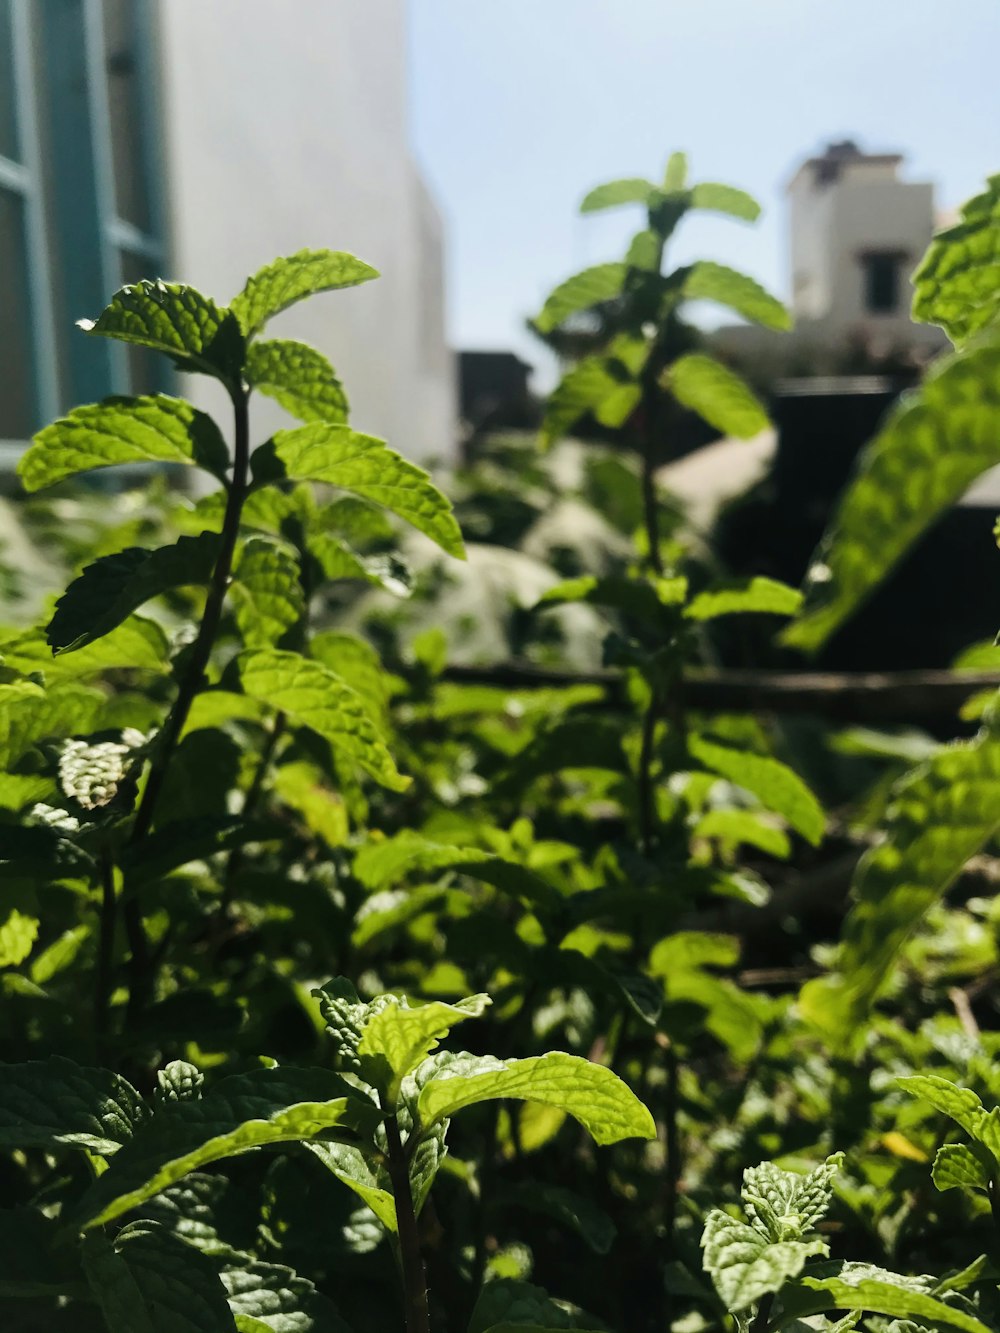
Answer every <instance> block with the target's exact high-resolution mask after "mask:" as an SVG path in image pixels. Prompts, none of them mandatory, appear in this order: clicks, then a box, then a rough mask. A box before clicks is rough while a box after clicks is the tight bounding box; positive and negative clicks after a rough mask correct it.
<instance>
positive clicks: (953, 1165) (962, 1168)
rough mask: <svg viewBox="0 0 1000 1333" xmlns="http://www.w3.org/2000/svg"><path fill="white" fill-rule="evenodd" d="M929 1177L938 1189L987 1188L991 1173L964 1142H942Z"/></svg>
mask: <svg viewBox="0 0 1000 1333" xmlns="http://www.w3.org/2000/svg"><path fill="white" fill-rule="evenodd" d="M931 1179H932V1180H933V1181H934V1184H935V1185H936V1186H937V1188H938V1189H939V1190H953V1189H980V1190H989V1188H990V1181H991V1179H992V1174H991V1172H990V1171H989V1170H988V1169H987V1167H986V1166H985V1165H984V1164H983V1162H981V1161H980V1160H979V1158H978V1157H977V1156H976V1154H975V1153H974V1152H973V1151H972V1149H971V1148H967V1147H966V1146H965V1144H964V1143H943V1144H942V1145H941V1147H940V1148H938V1150H937V1155H936V1156H935V1158H934V1166H933V1167H932V1169H931Z"/></svg>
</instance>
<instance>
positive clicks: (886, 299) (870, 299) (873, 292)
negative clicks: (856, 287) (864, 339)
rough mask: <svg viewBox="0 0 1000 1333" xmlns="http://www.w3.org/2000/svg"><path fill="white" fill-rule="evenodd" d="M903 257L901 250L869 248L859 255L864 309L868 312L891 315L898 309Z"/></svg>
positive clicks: (904, 256)
mask: <svg viewBox="0 0 1000 1333" xmlns="http://www.w3.org/2000/svg"><path fill="white" fill-rule="evenodd" d="M905 258H906V255H905V254H904V253H903V252H902V251H901V250H869V251H868V252H867V253H866V254H863V255H862V256H861V267H862V272H863V274H864V299H865V309H866V310H867V311H868V313H869V314H871V315H893V314H896V312H897V311H898V310H899V300H900V288H901V285H902V282H901V275H902V268H903V260H904V259H905Z"/></svg>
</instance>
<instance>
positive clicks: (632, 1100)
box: [418, 1051, 656, 1145]
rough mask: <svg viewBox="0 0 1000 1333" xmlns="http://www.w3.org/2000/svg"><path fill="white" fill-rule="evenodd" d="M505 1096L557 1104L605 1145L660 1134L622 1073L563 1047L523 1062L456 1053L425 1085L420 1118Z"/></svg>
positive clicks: (448, 1113)
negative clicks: (565, 1051) (572, 1053)
mask: <svg viewBox="0 0 1000 1333" xmlns="http://www.w3.org/2000/svg"><path fill="white" fill-rule="evenodd" d="M505 1097H513V1098H516V1099H517V1100H519V1101H527V1102H541V1103H543V1104H544V1105H546V1106H555V1107H557V1108H558V1109H559V1110H561V1111H565V1112H566V1113H567V1115H571V1116H573V1117H574V1118H575V1119H576V1120H578V1121H579V1122H580V1124H581V1125H583V1127H584V1129H586V1130H587V1131H588V1132H589V1133H590V1134H591V1135H592V1136H593V1138H594V1139H595V1141H596V1142H597V1143H599V1144H602V1145H603V1144H608V1143H617V1142H619V1140H621V1139H630V1138H640V1139H651V1138H653V1137H655V1134H656V1126H655V1125H654V1123H653V1117H652V1116H651V1115H650V1114H649V1112H648V1111H647V1110H646V1108H645V1106H643V1104H642V1102H640V1101H639V1099H638V1097H636V1095H635V1093H634V1092H632V1091H631V1089H630V1088H629V1087H628V1086H627V1085H626V1084H625V1083H623V1082H622V1080H621V1079H620V1078H619V1077H618V1076H617V1074H614V1073H612V1072H611V1070H610V1069H606V1068H605V1067H604V1066H603V1065H597V1064H593V1063H592V1062H591V1061H589V1060H584V1059H582V1058H581V1057H580V1056H577V1055H566V1054H565V1053H564V1052H562V1051H549V1052H548V1053H547V1054H546V1055H535V1056H529V1057H528V1058H527V1059H524V1060H494V1059H493V1058H492V1057H491V1056H483V1057H476V1056H464V1057H454V1058H453V1059H452V1060H451V1061H450V1062H449V1063H447V1064H445V1063H442V1065H441V1067H440V1068H439V1069H438V1070H437V1071H436V1072H435V1075H434V1077H433V1078H432V1079H431V1080H430V1082H428V1083H425V1084H424V1086H423V1088H422V1089H421V1092H420V1099H419V1102H418V1109H419V1113H420V1118H421V1121H422V1122H423V1123H424V1124H431V1123H433V1122H434V1121H436V1120H445V1119H448V1118H449V1117H450V1116H452V1115H454V1114H455V1112H456V1111H460V1110H461V1109H462V1107H464V1106H472V1105H474V1104H475V1103H476V1102H485V1101H495V1100H497V1099H499V1098H505Z"/></svg>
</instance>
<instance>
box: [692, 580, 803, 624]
mask: <svg viewBox="0 0 1000 1333" xmlns="http://www.w3.org/2000/svg"><path fill="white" fill-rule="evenodd" d="M801 605H802V594H801V593H800V592H799V590H798V588H790V587H789V586H788V584H787V583H779V582H778V581H777V579H769V578H765V577H764V576H763V575H761V574H758V575H755V577H754V578H752V579H747V580H746V581H745V582H743V583H738V584H733V585H731V586H730V587H725V588H712V589H710V590H709V591H708V592H700V593H698V595H697V596H696V597H693V598H692V599H691V601H690V603H689V604H688V605H687V606H686V607H685V608H684V614H685V616H687V617H688V619H689V620H715V619H716V617H717V616H732V615H746V614H749V613H753V614H755V615H771V616H793V615H794V614H795V612H796V611H797V610H798V609H799V607H800V606H801Z"/></svg>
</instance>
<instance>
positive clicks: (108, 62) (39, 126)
mask: <svg viewBox="0 0 1000 1333" xmlns="http://www.w3.org/2000/svg"><path fill="white" fill-rule="evenodd" d="M153 2H154V0H0V439H4V438H6V439H24V438H26V437H27V436H28V435H29V434H31V432H32V431H33V430H35V429H37V428H38V427H39V426H40V425H41V424H42V423H43V422H44V421H46V420H48V419H50V418H51V417H52V416H53V415H55V414H56V413H57V412H59V411H64V410H66V409H67V408H68V407H70V406H72V405H73V404H75V403H79V402H86V401H93V400H95V399H98V398H102V397H105V396H106V395H107V394H110V393H128V392H152V391H155V390H158V389H164V388H169V387H171V383H172V379H171V375H170V372H169V368H166V369H165V368H163V367H162V366H160V365H159V364H158V360H159V359H154V358H153V357H152V356H150V355H147V354H145V353H144V352H142V351H141V350H138V349H137V350H135V351H132V350H131V349H128V348H126V347H124V346H122V345H120V344H115V343H111V342H107V341H105V340H104V339H100V338H84V337H82V336H81V335H79V334H78V333H76V332H75V329H74V323H75V321H76V320H77V319H79V318H81V317H82V316H93V315H95V314H96V313H97V312H98V311H99V310H101V309H102V308H103V307H104V305H106V303H107V300H108V297H109V296H110V294H111V293H112V292H113V291H115V290H116V289H117V288H118V287H120V286H122V285H123V283H125V282H134V281H136V280H137V279H138V278H140V277H151V276H156V275H158V274H159V273H162V272H163V270H164V268H165V266H166V250H165V243H164V226H163V201H162V196H161V190H160V181H161V180H162V167H161V163H160V161H159V158H158V146H159V133H158V123H159V116H158V104H157V81H156V74H157V62H156V50H155V43H154V30H153V12H152V9H153Z"/></svg>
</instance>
